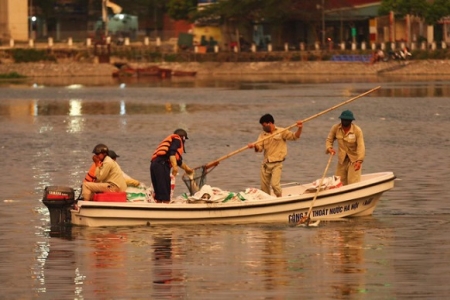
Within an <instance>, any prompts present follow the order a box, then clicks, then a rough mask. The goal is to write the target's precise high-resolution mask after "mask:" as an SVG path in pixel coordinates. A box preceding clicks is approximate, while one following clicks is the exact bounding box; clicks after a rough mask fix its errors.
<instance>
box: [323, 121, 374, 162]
mask: <svg viewBox="0 0 450 300" xmlns="http://www.w3.org/2000/svg"><path fill="white" fill-rule="evenodd" d="M335 140H337V141H338V148H339V151H338V160H339V163H340V164H342V163H343V162H344V160H345V157H346V156H348V158H349V159H350V162H352V163H354V162H355V161H358V160H359V161H361V162H363V161H364V157H365V155H366V147H365V146H364V137H363V133H362V130H361V128H359V127H358V126H357V125H355V124H353V123H352V124H351V127H350V130H349V131H348V132H347V133H345V131H344V129H342V125H341V123H338V124H336V125H333V127H331V130H330V133H329V134H328V137H327V140H326V143H325V147H326V149H329V148H332V147H333V143H334V141H335Z"/></svg>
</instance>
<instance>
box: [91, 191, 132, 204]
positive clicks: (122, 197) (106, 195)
mask: <svg viewBox="0 0 450 300" xmlns="http://www.w3.org/2000/svg"><path fill="white" fill-rule="evenodd" d="M93 201H98V202H127V193H126V192H102V193H95V194H94V198H93Z"/></svg>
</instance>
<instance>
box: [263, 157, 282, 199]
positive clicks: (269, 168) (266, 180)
mask: <svg viewBox="0 0 450 300" xmlns="http://www.w3.org/2000/svg"><path fill="white" fill-rule="evenodd" d="M282 170H283V163H282V162H267V163H263V164H262V166H261V190H262V191H263V192H265V193H267V194H269V195H270V187H271V186H272V189H273V193H274V194H275V196H277V197H281V184H280V182H281V171H282Z"/></svg>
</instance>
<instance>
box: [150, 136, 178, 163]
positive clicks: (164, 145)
mask: <svg viewBox="0 0 450 300" xmlns="http://www.w3.org/2000/svg"><path fill="white" fill-rule="evenodd" d="M173 139H177V140H179V141H180V147H179V148H178V149H177V152H176V153H175V157H176V158H177V161H180V160H181V159H182V157H181V154H182V153H184V147H183V146H184V145H183V140H182V139H181V137H180V136H179V135H178V134H171V135H169V136H168V137H166V138H165V139H164V140H163V141H162V142H161V143H160V144H159V146H158V147H157V148H156V150H155V152H154V153H153V155H152V160H154V159H155V158H157V157H158V156H167V159H169V156H168V155H167V154H168V152H169V148H170V144H172V140H173Z"/></svg>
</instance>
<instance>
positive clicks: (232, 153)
mask: <svg viewBox="0 0 450 300" xmlns="http://www.w3.org/2000/svg"><path fill="white" fill-rule="evenodd" d="M379 88H381V86H377V87H375V88H373V89H371V90H368V91H367V92H364V93H362V94H359V95H358V96H355V97H353V98H351V99H348V100H346V101H344V102H341V103H339V104H336V105H335V106H332V107H330V108H328V109H325V110H324V111H321V112H319V113H317V114H315V115H313V116H311V117H308V118H306V119H304V120H302V122H303V123H305V122H308V121H311V120H312V119H315V118H317V117H320V116H321V115H323V114H326V113H328V112H330V111H332V110H335V109H336V108H338V107H341V106H343V105H345V104H348V103H350V102H352V101H355V100H356V99H359V98H361V97H364V96H366V95H368V94H370V93H372V92H374V91H376V90H378V89H379ZM295 126H297V122H295V123H294V124H292V125H290V126H289V127H286V128H284V129H283V130H281V131H278V132H277V133H274V134H271V135H268V136H266V137H265V138H262V139H260V140H258V141H256V142H255V143H254V144H258V143H261V142H263V141H265V140H267V139H269V138H271V137H272V136H274V135H275V134H279V133H281V132H284V131H287V130H290V129H292V128H293V127H295ZM247 149H249V148H248V146H244V147H242V148H240V149H237V150H235V151H233V152H230V153H228V154H227V155H224V156H222V157H220V158H218V159H216V160H213V161H211V162H209V163H207V164H206V165H204V167H205V168H206V169H208V168H211V167H213V166H217V164H218V163H219V162H221V161H222V160H224V159H227V158H229V157H231V156H233V155H236V154H238V153H240V152H242V151H244V150H247Z"/></svg>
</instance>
